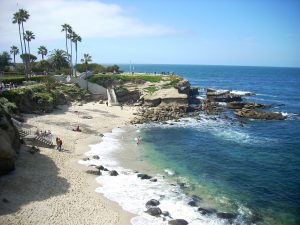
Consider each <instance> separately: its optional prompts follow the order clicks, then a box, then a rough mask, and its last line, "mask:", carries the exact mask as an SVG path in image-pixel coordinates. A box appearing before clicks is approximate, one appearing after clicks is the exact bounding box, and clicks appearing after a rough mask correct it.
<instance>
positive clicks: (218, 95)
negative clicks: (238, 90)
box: [206, 89, 242, 102]
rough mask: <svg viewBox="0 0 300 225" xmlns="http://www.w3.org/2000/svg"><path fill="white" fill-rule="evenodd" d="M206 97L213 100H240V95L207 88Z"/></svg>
mask: <svg viewBox="0 0 300 225" xmlns="http://www.w3.org/2000/svg"><path fill="white" fill-rule="evenodd" d="M206 97H207V98H208V99H209V100H210V101H214V102H238V101H242V97H241V95H238V94H234V93H231V92H230V91H224V90H215V89H207V90H206Z"/></svg>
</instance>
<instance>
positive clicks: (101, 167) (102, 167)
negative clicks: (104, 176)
mask: <svg viewBox="0 0 300 225" xmlns="http://www.w3.org/2000/svg"><path fill="white" fill-rule="evenodd" d="M95 168H96V169H98V170H104V169H105V168H104V166H96V167H95Z"/></svg>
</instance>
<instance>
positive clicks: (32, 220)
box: [0, 102, 136, 225]
mask: <svg viewBox="0 0 300 225" xmlns="http://www.w3.org/2000/svg"><path fill="white" fill-rule="evenodd" d="M135 111H136V108H133V107H126V106H125V107H124V109H123V110H122V109H121V108H120V107H118V106H114V107H107V106H106V105H105V104H99V103H95V102H91V103H87V104H83V105H81V106H80V105H79V104H73V105H72V106H60V109H58V110H56V111H55V112H53V113H51V114H46V115H39V116H38V115H26V116H25V117H26V118H27V121H26V124H25V126H24V127H25V129H28V130H29V129H30V130H31V131H32V132H34V131H35V130H36V129H37V128H38V129H41V130H51V132H52V134H53V139H55V137H60V138H61V139H62V140H63V151H62V152H59V151H57V150H55V149H47V148H40V150H41V151H40V153H36V154H34V155H32V154H30V153H29V152H28V151H27V147H26V146H23V148H22V149H21V152H20V155H19V158H18V160H17V161H16V170H15V171H14V172H12V173H10V174H9V175H6V176H2V177H0V199H1V201H0V224H1V225H2V224H6V225H9V224H24V225H25V224H26V225H27V224H81V225H82V224H103V225H104V224H105V225H109V224H112V225H116V224H120V225H126V224H130V218H131V217H132V215H131V214H129V213H127V212H125V211H123V210H122V209H121V207H120V206H118V205H117V204H116V203H114V202H111V201H109V200H107V199H106V198H104V197H103V196H102V195H101V194H99V193H96V192H95V188H96V187H97V183H96V181H95V178H96V176H94V175H90V174H86V173H85V171H86V170H87V169H88V168H87V167H86V166H83V165H80V164H78V160H80V159H82V158H84V157H85V156H84V153H85V152H87V151H88V150H89V147H88V145H90V144H96V143H99V142H100V141H101V134H103V133H106V132H110V131H111V130H112V129H113V128H114V127H117V126H121V125H125V124H127V123H128V122H129V121H130V120H131V119H132V118H133V117H134V115H133V113H134V112H135ZM77 125H79V127H80V129H82V132H74V131H72V129H73V128H76V126H77Z"/></svg>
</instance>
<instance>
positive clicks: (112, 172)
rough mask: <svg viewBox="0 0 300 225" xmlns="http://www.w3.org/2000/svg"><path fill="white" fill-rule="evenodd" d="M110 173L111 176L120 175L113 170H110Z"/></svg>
mask: <svg viewBox="0 0 300 225" xmlns="http://www.w3.org/2000/svg"><path fill="white" fill-rule="evenodd" d="M109 175H110V176H118V175H119V174H118V172H117V171H115V170H112V171H109Z"/></svg>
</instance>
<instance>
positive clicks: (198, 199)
mask: <svg viewBox="0 0 300 225" xmlns="http://www.w3.org/2000/svg"><path fill="white" fill-rule="evenodd" d="M192 199H193V201H195V202H197V203H198V202H200V201H201V200H202V198H200V197H199V196H197V195H192Z"/></svg>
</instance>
